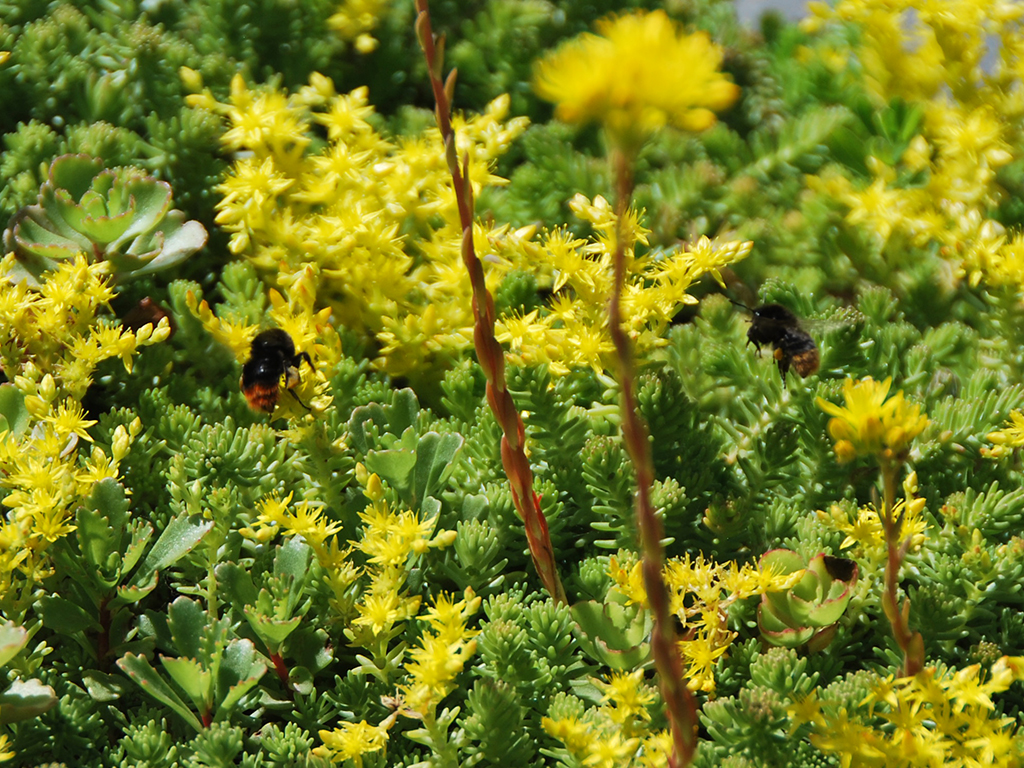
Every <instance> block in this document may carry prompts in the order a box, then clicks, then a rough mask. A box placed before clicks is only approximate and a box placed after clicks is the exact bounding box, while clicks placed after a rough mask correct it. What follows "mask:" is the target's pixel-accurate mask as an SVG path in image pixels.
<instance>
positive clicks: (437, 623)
mask: <svg viewBox="0 0 1024 768" xmlns="http://www.w3.org/2000/svg"><path fill="white" fill-rule="evenodd" d="M480 603H481V599H480V597H478V596H475V595H474V594H473V591H472V590H470V589H467V590H466V594H465V596H464V597H463V599H462V600H459V601H458V602H456V601H455V600H454V599H452V598H451V597H450V596H448V595H446V594H444V593H442V594H441V595H440V596H439V597H438V598H437V600H436V602H435V604H434V607H433V608H431V609H428V611H427V613H426V615H425V616H423V617H421V618H422V619H425V620H426V623H427V624H428V625H429V627H430V629H429V630H428V631H426V632H424V633H423V635H422V637H421V638H420V640H419V643H418V645H417V646H416V647H414V648H412V650H410V651H409V656H410V657H411V659H412V661H411V662H409V663H407V664H406V665H405V671H406V673H407V674H408V680H407V682H406V683H404V684H403V685H400V686H399V692H400V693H401V694H402V697H403V709H402V714H404V715H405V716H406V717H412V718H416V719H424V718H432V717H433V716H434V713H435V712H436V708H437V705H438V704H440V703H441V700H442V699H444V698H445V696H447V695H448V694H449V693H451V692H452V691H453V690H454V689H455V677H456V676H457V675H458V674H459V673H460V672H462V668H463V667H464V666H465V664H466V661H467V660H468V659H469V657H470V656H472V655H473V654H474V653H476V640H475V639H473V638H475V637H476V636H477V635H478V634H480V633H479V631H478V630H475V629H469V628H468V627H467V624H468V622H469V619H470V617H472V616H473V615H474V614H475V613H476V612H477V611H478V610H479V608H480Z"/></svg>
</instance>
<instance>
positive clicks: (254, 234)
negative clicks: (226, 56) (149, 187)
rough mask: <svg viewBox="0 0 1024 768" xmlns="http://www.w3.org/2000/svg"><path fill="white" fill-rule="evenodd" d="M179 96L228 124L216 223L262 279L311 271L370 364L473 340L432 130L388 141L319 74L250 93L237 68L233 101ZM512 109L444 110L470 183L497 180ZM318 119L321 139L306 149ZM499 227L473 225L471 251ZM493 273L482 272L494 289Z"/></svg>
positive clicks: (453, 213) (422, 358)
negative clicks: (372, 356)
mask: <svg viewBox="0 0 1024 768" xmlns="http://www.w3.org/2000/svg"><path fill="white" fill-rule="evenodd" d="M189 103H190V104H192V105H193V106H197V107H202V108H206V109H209V110H212V111H215V112H217V113H218V114H221V115H223V116H224V118H225V119H226V121H227V123H228V130H227V131H226V132H225V133H224V135H223V137H222V143H223V144H224V147H225V149H227V150H228V151H231V152H238V153H240V155H242V157H241V159H239V160H238V161H237V162H236V163H235V165H234V168H233V169H232V171H231V173H230V174H229V175H228V177H227V178H226V179H225V181H224V182H223V183H222V184H221V185H220V187H219V188H218V190H219V191H220V193H221V194H222V195H223V198H222V200H221V202H220V203H219V204H218V206H217V207H218V211H219V213H218V215H217V223H218V224H220V225H221V226H222V227H224V229H226V230H227V231H229V232H231V233H232V235H231V244H230V248H231V250H232V252H234V253H236V254H244V255H245V256H246V257H247V258H248V259H250V260H251V261H252V262H253V264H255V265H256V267H257V268H258V269H259V270H260V271H261V273H262V274H263V275H264V276H265V277H266V279H267V280H268V281H269V282H270V283H271V285H272V287H276V288H278V289H281V290H283V288H284V287H285V285H287V284H288V283H290V282H291V281H292V279H293V275H295V274H296V273H298V272H300V271H301V270H303V269H305V268H306V267H307V266H310V265H312V266H314V267H315V269H316V274H317V281H318V282H319V290H318V291H317V298H318V301H319V302H320V304H321V306H329V307H330V308H331V310H332V312H333V313H334V320H335V321H336V322H337V323H341V324H344V325H346V326H348V327H350V328H353V329H355V330H357V331H360V332H365V333H367V334H370V335H372V336H373V337H375V338H376V340H377V344H378V347H379V354H380V356H379V358H378V359H377V364H378V366H379V367H380V368H382V369H385V370H387V371H388V372H390V373H392V374H395V375H399V374H408V373H410V372H415V371H422V370H433V371H435V372H436V371H439V370H443V369H444V368H445V367H446V363H448V362H450V361H451V360H453V359H455V358H456V357H457V356H458V355H459V354H461V353H462V352H464V351H466V350H468V349H469V348H471V346H472V343H473V342H472V329H473V318H472V291H471V288H470V284H469V278H468V276H467V275H466V270H465V268H464V267H463V266H462V261H461V259H462V256H461V240H462V228H461V225H460V224H459V217H458V210H457V206H456V199H455V194H454V192H453V190H452V187H451V180H450V175H449V171H448V166H447V165H446V163H445V153H444V148H443V146H442V144H441V138H440V134H439V133H438V132H437V129H436V128H430V129H428V130H426V131H425V132H424V133H423V134H422V135H421V136H418V137H417V136H412V137H403V138H401V139H399V140H396V141H394V142H392V141H389V140H387V139H385V138H384V137H383V136H381V135H380V134H379V133H378V132H377V131H376V130H375V129H374V127H373V126H372V125H371V122H370V121H371V120H372V119H373V107H372V106H370V105H369V104H368V103H367V89H366V88H358V89H356V90H355V91H352V92H351V93H349V94H337V93H335V91H334V85H333V83H332V82H331V81H330V80H329V79H328V78H325V77H323V76H321V75H318V74H314V75H312V76H311V77H310V84H309V85H308V86H306V87H304V88H302V89H300V90H299V91H298V92H297V93H295V94H292V95H290V96H288V95H286V94H284V93H281V92H279V91H276V90H273V89H270V88H267V89H263V90H261V91H252V90H250V89H249V88H248V87H247V86H246V84H245V82H244V81H243V79H242V78H241V76H236V77H235V79H234V80H233V81H232V89H231V97H230V102H229V103H227V104H220V103H218V102H217V101H215V100H214V98H213V97H212V96H211V95H210V94H209V93H208V92H206V93H202V94H194V95H192V96H190V97H189ZM508 104H509V100H508V98H507V97H501V98H499V99H496V100H495V101H493V102H492V103H491V104H490V105H489V106H488V107H487V109H486V110H485V112H484V113H483V114H481V115H476V116H474V117H472V118H470V119H466V120H463V119H460V118H458V117H456V118H454V121H453V123H454V126H455V129H456V135H457V137H458V139H457V151H458V153H459V155H460V156H463V155H466V156H468V158H469V161H470V165H469V180H470V182H471V183H472V185H473V188H474V190H475V191H476V192H479V190H480V189H481V188H483V187H486V186H490V185H495V184H502V183H504V180H503V179H501V178H499V177H497V176H494V175H492V174H491V173H490V167H491V165H492V163H493V161H494V160H495V158H497V157H498V156H499V155H500V154H502V153H503V152H504V151H505V150H506V149H507V148H508V146H509V144H510V142H511V141H512V140H513V139H515V138H516V137H517V136H519V135H520V134H521V133H522V132H523V131H524V130H525V129H526V125H527V122H528V121H527V120H526V119H525V118H515V119H512V120H508V121H506V115H507V112H508ZM314 124H316V126H317V127H318V129H319V130H321V131H324V132H326V135H327V142H326V145H324V146H323V148H322V149H320V150H319V151H316V152H313V151H312V150H311V149H310V147H311V144H312V142H313V138H314V135H315V133H316V132H315V131H314ZM506 231H507V230H506V229H504V228H495V227H491V228H484V227H483V226H482V225H481V226H479V227H478V228H477V231H476V235H477V238H478V241H477V245H478V248H479V249H480V252H481V253H482V254H485V253H488V252H489V251H490V250H491V249H490V248H489V247H488V245H487V243H488V240H489V239H491V238H497V239H503V238H504V236H505V233H506ZM499 279H500V273H498V272H493V273H491V274H490V275H489V286H490V288H491V289H492V290H493V289H494V288H495V287H496V286H497V283H498V280H499ZM435 375H436V373H435Z"/></svg>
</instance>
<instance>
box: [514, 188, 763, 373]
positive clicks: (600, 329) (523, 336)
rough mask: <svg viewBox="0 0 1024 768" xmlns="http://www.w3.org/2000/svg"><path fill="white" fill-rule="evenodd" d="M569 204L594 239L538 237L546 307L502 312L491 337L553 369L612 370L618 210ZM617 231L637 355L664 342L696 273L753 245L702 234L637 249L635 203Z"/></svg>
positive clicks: (643, 238)
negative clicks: (548, 287)
mask: <svg viewBox="0 0 1024 768" xmlns="http://www.w3.org/2000/svg"><path fill="white" fill-rule="evenodd" d="M570 208H571V209H572V211H573V212H574V213H575V214H576V215H577V216H578V217H579V218H580V219H582V220H584V221H586V222H588V223H590V225H591V226H592V227H593V229H594V231H595V233H596V235H595V238H594V240H593V241H588V240H580V239H577V238H574V237H572V236H570V235H569V234H568V233H567V232H566V231H565V230H561V229H559V230H555V231H553V232H549V233H547V234H546V236H545V238H544V239H543V241H542V242H541V244H540V245H541V253H542V254H543V257H544V259H545V261H546V262H547V265H548V266H549V267H550V269H551V270H552V273H553V274H552V276H551V278H550V279H551V280H553V284H552V297H551V299H550V300H549V302H548V305H547V307H546V308H545V310H544V311H541V310H534V311H533V312H530V313H529V314H527V315H525V316H512V317H503V318H500V319H499V320H498V322H497V323H496V324H495V336H496V337H497V339H498V341H500V342H502V343H503V344H506V345H507V346H508V349H509V358H510V359H511V360H513V361H515V362H517V363H520V364H538V363H546V364H547V365H548V366H549V367H550V369H551V371H552V373H555V374H565V373H567V372H568V371H569V370H571V369H573V368H592V369H593V370H594V371H596V372H597V373H603V372H604V371H607V370H612V369H614V362H613V359H612V356H613V353H614V347H613V345H612V340H611V334H610V333H609V331H608V307H607V304H608V297H609V296H611V291H612V283H613V269H612V259H613V258H614V253H615V246H616V242H615V236H616V235H615V233H616V227H615V224H616V218H617V217H616V215H615V212H614V211H613V210H612V206H611V205H610V204H609V203H608V201H607V200H605V199H604V198H603V197H597V198H595V199H594V200H593V201H591V200H589V199H587V198H586V197H584V196H583V195H576V197H574V198H573V199H572V201H571V202H570ZM620 233H621V237H622V240H623V247H624V248H625V254H626V282H625V286H624V287H623V295H622V314H623V326H624V328H625V329H626V331H627V333H629V335H630V337H631V339H632V342H633V345H634V349H635V350H636V355H637V357H638V358H639V359H643V358H644V356H645V355H646V354H647V353H649V352H650V351H651V350H653V349H656V348H658V347H660V346H663V345H664V344H665V339H664V338H663V333H664V331H665V329H666V328H667V327H668V324H669V323H670V322H671V320H672V318H673V317H674V316H675V315H676V313H677V312H678V311H679V310H680V308H682V307H683V306H684V305H686V304H696V303H697V299H695V298H694V297H693V296H691V295H690V294H688V293H687V290H688V289H689V288H690V286H691V285H693V283H694V282H695V281H696V280H698V279H699V278H700V277H701V276H702V275H707V274H710V275H711V276H713V277H714V278H715V279H717V280H719V281H721V277H720V275H719V269H720V268H722V267H724V266H726V265H728V264H732V263H733V262H736V261H739V260H740V259H742V258H744V257H745V256H746V255H747V254H748V253H750V249H751V248H752V247H753V243H751V242H750V241H744V242H739V241H728V242H722V243H719V242H715V241H712V240H709V239H708V238H706V237H701V238H700V239H699V240H698V241H697V242H696V243H693V244H689V245H687V246H684V247H682V248H679V249H674V250H671V251H647V252H646V253H644V254H643V255H637V254H636V252H635V246H636V245H637V244H640V245H646V244H647V233H648V230H646V229H644V227H643V226H642V225H641V224H640V221H639V216H638V214H637V212H636V211H634V210H629V211H627V213H626V215H625V216H623V218H622V222H621V228H620ZM509 258H510V261H511V264H512V266H514V267H516V268H520V269H522V268H524V267H525V266H526V264H525V263H523V262H522V261H520V260H519V259H520V258H521V254H514V255H510V257H509Z"/></svg>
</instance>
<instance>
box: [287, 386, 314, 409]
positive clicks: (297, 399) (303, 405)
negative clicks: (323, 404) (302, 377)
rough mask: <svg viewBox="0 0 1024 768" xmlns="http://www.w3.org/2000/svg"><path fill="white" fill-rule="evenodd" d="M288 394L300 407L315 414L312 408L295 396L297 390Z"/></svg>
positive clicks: (292, 390) (290, 390)
mask: <svg viewBox="0 0 1024 768" xmlns="http://www.w3.org/2000/svg"><path fill="white" fill-rule="evenodd" d="M288 394H289V395H291V396H292V397H294V398H295V402H296V403H298V404H299V405H301V406H302V407H303V408H305V409H306V410H307V411H309V412H310V413H312V412H313V409H312V408H310V407H309V406H308V405H306V404H305V403H304V402H302V400H300V399H299V396H298V395H296V394H295V390H294V389H289V390H288Z"/></svg>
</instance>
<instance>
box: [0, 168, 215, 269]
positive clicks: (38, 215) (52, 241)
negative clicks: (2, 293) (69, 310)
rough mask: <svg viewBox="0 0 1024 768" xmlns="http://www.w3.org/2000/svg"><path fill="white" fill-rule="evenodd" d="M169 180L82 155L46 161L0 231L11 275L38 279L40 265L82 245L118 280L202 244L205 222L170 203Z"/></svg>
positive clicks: (179, 258) (55, 262)
mask: <svg viewBox="0 0 1024 768" xmlns="http://www.w3.org/2000/svg"><path fill="white" fill-rule="evenodd" d="M171 205H172V200H171V186H170V185H169V184H168V183H167V182H164V181H160V180H158V179H155V178H153V177H152V176H146V175H145V174H143V173H142V172H140V171H138V170H137V169H134V168H110V169H104V168H103V161H102V160H100V159H99V158H94V157H89V156H88V155H62V156H61V157H58V158H57V159H55V160H54V161H53V163H51V165H50V170H49V174H48V179H47V181H46V182H45V183H44V184H43V186H42V187H41V188H40V190H39V200H38V202H37V203H36V205H29V206H26V207H24V208H22V209H21V210H20V211H18V212H17V213H16V214H15V215H14V216H12V217H11V221H10V223H9V224H8V226H7V229H6V230H5V231H4V246H5V247H6V249H7V250H8V251H11V252H13V253H14V254H15V256H16V258H17V265H16V267H15V269H14V270H13V271H12V273H11V274H10V278H11V279H13V280H15V281H21V280H27V281H28V283H29V284H30V285H32V286H38V285H39V282H40V280H39V278H40V277H41V276H42V275H43V273H45V272H50V271H53V270H55V269H56V268H57V267H58V266H59V265H60V264H61V262H64V261H67V260H69V259H73V258H74V257H75V255H76V254H78V253H85V254H86V255H87V257H88V259H89V260H90V261H91V262H100V261H103V262H107V263H109V265H110V274H111V275H113V276H114V278H115V279H117V280H124V279H127V278H130V277H139V276H142V275H147V274H150V273H152V272H157V271H159V270H162V269H167V268H169V267H173V266H176V265H178V264H180V263H181V262H183V261H184V260H185V259H187V258H188V257H189V256H191V255H192V254H193V253H195V252H196V251H197V250H199V249H200V248H202V247H203V246H204V245H205V244H206V229H205V228H204V227H203V225H202V224H200V223H199V222H198V221H185V214H184V213H182V212H181V211H179V210H175V209H172V207H171Z"/></svg>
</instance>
